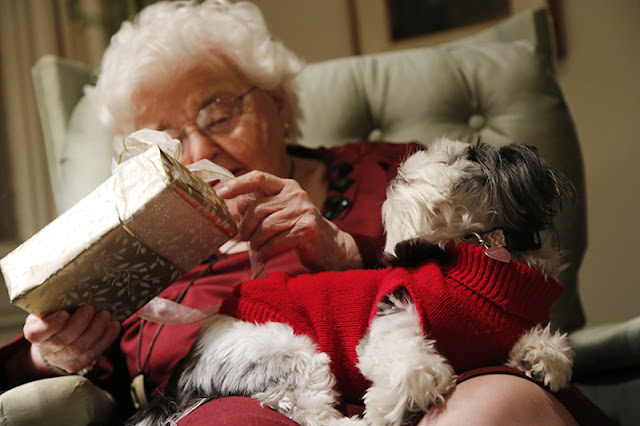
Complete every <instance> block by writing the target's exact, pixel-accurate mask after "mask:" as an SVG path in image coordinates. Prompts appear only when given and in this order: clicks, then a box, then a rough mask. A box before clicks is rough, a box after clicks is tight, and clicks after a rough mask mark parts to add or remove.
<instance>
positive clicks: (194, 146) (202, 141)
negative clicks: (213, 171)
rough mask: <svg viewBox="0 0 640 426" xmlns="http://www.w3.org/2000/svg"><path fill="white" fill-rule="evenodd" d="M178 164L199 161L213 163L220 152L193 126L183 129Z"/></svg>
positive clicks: (215, 145)
mask: <svg viewBox="0 0 640 426" xmlns="http://www.w3.org/2000/svg"><path fill="white" fill-rule="evenodd" d="M181 142H182V156H181V157H180V163H182V164H184V165H187V164H191V163H195V162H196V161H199V160H211V161H213V160H214V158H215V156H216V155H218V154H219V153H220V151H221V149H220V146H219V145H218V144H217V143H215V142H214V141H213V140H212V139H211V138H210V137H208V136H207V135H204V134H203V133H202V132H200V131H199V130H198V129H197V128H196V127H195V126H193V127H191V126H189V127H188V128H185V129H184V136H183V137H182V140H181Z"/></svg>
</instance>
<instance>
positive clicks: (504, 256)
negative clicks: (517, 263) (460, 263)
mask: <svg viewBox="0 0 640 426" xmlns="http://www.w3.org/2000/svg"><path fill="white" fill-rule="evenodd" d="M484 254H486V255H487V256H489V257H490V258H492V259H494V260H497V261H499V262H504V263H509V262H510V261H511V255H510V254H509V252H508V251H507V249H505V248H504V247H487V249H486V250H485V251H484Z"/></svg>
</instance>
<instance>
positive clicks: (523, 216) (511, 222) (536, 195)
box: [469, 143, 575, 232]
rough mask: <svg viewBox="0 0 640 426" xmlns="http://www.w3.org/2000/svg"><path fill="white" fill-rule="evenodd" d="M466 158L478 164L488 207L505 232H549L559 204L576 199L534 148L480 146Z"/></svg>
mask: <svg viewBox="0 0 640 426" xmlns="http://www.w3.org/2000/svg"><path fill="white" fill-rule="evenodd" d="M469 157H470V159H471V160H473V161H477V162H478V163H480V164H481V166H482V168H483V170H484V172H485V174H486V185H487V187H486V189H487V190H488V192H489V197H490V198H491V202H490V204H491V205H492V206H494V207H495V209H496V212H497V216H498V220H499V221H501V222H502V223H501V224H500V226H502V227H504V228H506V229H512V230H515V231H520V232H534V231H540V230H543V229H547V228H550V227H551V226H552V219H553V217H554V216H555V215H557V214H558V212H559V211H560V209H561V207H562V202H563V201H564V200H567V199H571V198H574V197H575V189H574V187H573V185H572V184H571V182H570V181H569V180H568V179H567V178H566V177H565V176H564V175H563V174H562V173H560V172H559V171H558V170H556V169H555V168H553V167H551V166H550V165H549V164H547V163H546V162H545V161H544V160H543V159H542V158H541V157H540V156H539V155H538V153H537V150H536V149H535V148H534V147H531V146H527V145H522V144H517V143H513V144H509V145H504V146H502V147H500V148H499V149H496V148H492V147H489V146H487V145H485V144H482V143H480V144H478V145H476V146H471V147H470V149H469Z"/></svg>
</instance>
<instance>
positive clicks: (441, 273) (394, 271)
mask: <svg viewBox="0 0 640 426" xmlns="http://www.w3.org/2000/svg"><path fill="white" fill-rule="evenodd" d="M399 287H405V288H406V289H407V290H408V292H409V294H410V295H411V297H412V299H413V301H414V303H415V304H416V307H417V310H418V313H419V314H420V317H421V325H422V328H423V330H424V331H425V335H426V336H428V337H429V338H431V339H435V340H436V347H437V349H438V351H439V352H440V353H441V354H442V355H443V356H445V357H446V358H447V360H448V361H449V363H450V364H451V365H452V366H453V368H454V369H455V371H456V373H458V374H460V373H462V372H464V371H467V370H470V369H474V368H478V367H483V366H493V365H499V364H502V363H504V362H505V361H506V357H507V355H508V352H509V350H510V349H511V347H512V346H513V344H514V343H515V342H516V341H517V339H518V338H519V337H520V336H521V335H522V333H523V332H525V331H527V330H529V329H531V328H532V327H533V326H534V325H536V324H546V323H548V322H549V312H550V309H551V304H552V303H553V301H554V300H556V299H557V298H558V297H559V296H560V294H561V293H562V285H561V284H560V283H558V282H557V281H554V280H551V279H545V277H544V276H543V275H542V274H540V273H539V272H538V271H536V270H534V269H532V268H529V267H528V266H527V265H524V264H522V263H518V262H515V261H511V262H509V263H502V262H499V261H496V260H493V259H491V258H489V257H487V256H486V255H485V254H484V248H483V247H480V246H475V245H472V244H457V245H449V246H448V247H447V250H446V255H445V257H444V258H442V259H440V260H432V261H429V262H427V263H426V264H424V265H422V266H420V267H417V268H399V267H395V268H391V267H389V268H386V269H378V270H354V271H344V272H322V273H318V274H305V275H299V276H295V277H290V276H288V275H287V274H284V273H274V274H272V275H270V276H269V277H267V278H265V279H261V280H253V281H248V282H246V283H243V284H242V285H240V286H238V287H237V288H236V289H235V291H234V292H233V294H232V295H231V296H230V297H229V298H228V299H227V300H225V302H224V303H223V305H222V307H221V310H220V313H223V314H228V315H232V316H235V317H237V318H240V319H242V320H245V321H251V322H255V323H265V322H268V321H277V322H281V323H285V324H289V325H290V326H291V327H292V328H293V329H294V331H295V333H296V334H305V335H307V336H309V337H311V338H312V339H313V340H314V342H315V343H316V344H317V345H318V348H319V350H321V351H323V352H325V353H327V354H328V355H329V357H330V359H331V370H332V372H333V373H334V374H335V376H336V379H337V381H338V390H339V391H340V392H341V394H342V396H343V398H344V401H345V402H348V403H358V402H361V399H362V396H363V395H364V391H365V390H366V388H367V387H368V386H369V383H368V382H367V380H366V379H365V378H364V376H362V374H361V373H360V371H359V370H358V368H357V367H356V364H357V355H356V350H355V348H356V345H357V344H358V342H359V341H360V340H361V339H362V337H363V336H364V334H365V333H366V331H367V329H368V327H369V324H370V322H371V320H372V319H373V317H374V316H375V314H376V304H377V302H379V301H381V300H382V299H383V298H384V296H385V295H387V294H389V293H391V292H393V291H394V290H396V289H397V288H399Z"/></svg>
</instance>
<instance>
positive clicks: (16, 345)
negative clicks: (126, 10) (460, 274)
mask: <svg viewBox="0 0 640 426" xmlns="http://www.w3.org/2000/svg"><path fill="white" fill-rule="evenodd" d="M301 68H302V64H301V61H300V60H299V59H298V58H297V57H296V56H295V55H294V54H293V53H292V52H291V51H289V50H287V49H286V48H285V47H284V46H283V45H282V44H281V43H279V42H277V41H274V40H273V39H272V38H271V36H270V34H269V32H268V30H267V27H266V25H265V23H264V20H263V17H262V15H261V13H260V12H259V10H258V9H257V8H256V7H255V6H254V5H252V4H250V3H228V2H226V1H223V0H208V1H205V2H204V3H202V4H199V5H198V4H196V3H182V2H161V3H156V4H154V5H152V6H149V7H148V8H146V9H145V10H143V11H142V13H140V15H139V16H138V17H137V18H136V20H135V22H133V23H131V22H127V23H125V24H124V25H123V26H122V28H121V29H120V31H119V32H118V33H117V34H116V35H115V36H114V37H113V39H112V41H111V44H110V46H109V48H108V49H107V51H106V52H105V55H104V58H103V62H102V68H101V73H100V76H99V80H98V85H97V90H98V93H99V96H100V99H101V109H100V116H101V119H102V120H103V121H104V123H105V124H106V125H107V126H108V127H109V128H110V129H111V130H112V131H113V132H114V134H118V135H127V134H129V133H131V132H133V131H135V130H137V129H141V128H151V129H157V130H164V131H165V132H167V133H169V134H170V135H172V136H173V137H174V138H177V139H179V140H180V141H181V142H182V147H183V149H182V157H181V158H180V161H181V162H182V163H184V164H189V163H192V162H195V161H197V160H200V159H208V160H211V161H213V162H215V163H217V164H219V165H221V166H223V167H226V168H227V169H229V170H230V171H231V172H232V173H233V174H234V175H235V176H236V178H235V179H233V180H231V181H229V182H227V183H225V184H224V185H222V186H218V187H217V188H216V189H217V191H218V193H219V194H220V195H221V196H222V197H223V198H225V199H227V200H228V201H229V203H228V204H229V207H230V209H231V211H232V213H233V214H234V217H235V218H236V219H237V222H238V227H239V234H238V237H237V238H236V239H235V240H233V241H232V242H230V243H228V244H226V245H225V246H223V247H222V248H221V250H220V253H218V254H217V255H216V256H213V257H212V258H211V259H209V260H208V261H207V262H206V263H204V264H202V265H200V266H199V267H197V268H195V269H194V270H193V271H191V272H189V273H188V274H186V275H185V276H183V277H182V278H181V279H180V280H179V281H178V282H176V283H175V284H173V285H172V286H170V287H169V288H168V289H166V290H165V291H164V292H163V293H162V294H161V296H162V297H164V298H168V299H172V300H176V301H178V302H180V303H182V304H184V305H186V306H190V307H195V308H204V307H207V306H211V305H215V304H217V303H219V302H220V301H221V300H222V298H224V297H225V296H226V295H228V294H229V293H230V292H231V290H232V288H233V287H234V285H235V284H237V283H240V282H242V281H244V280H247V279H249V278H250V276H251V262H250V259H249V253H250V252H251V253H255V254H256V256H257V257H258V258H259V259H261V260H262V261H263V262H266V263H267V265H268V268H269V270H270V271H276V270H278V271H285V272H287V273H290V274H297V273H303V272H309V271H320V270H345V269H351V268H363V267H365V268H368V267H374V266H375V265H376V260H377V258H378V255H379V253H380V252H381V249H382V243H383V231H382V227H381V220H380V211H379V210H380V205H381V203H382V201H383V200H384V196H385V187H386V184H387V182H388V181H389V180H390V179H392V178H393V176H394V175H395V169H396V166H397V164H398V163H399V162H400V161H401V160H402V159H403V158H404V157H405V156H406V155H407V154H408V153H410V152H411V151H412V150H415V149H417V147H418V146H417V145H416V144H387V143H367V142H361V143H353V144H348V145H345V146H343V147H340V148H335V149H330V150H326V149H318V150H308V149H303V148H301V147H296V146H295V145H294V143H295V140H296V136H298V133H299V132H298V127H297V125H296V123H297V121H296V120H297V118H298V115H299V112H298V108H297V102H296V94H295V90H294V85H293V77H294V76H295V75H296V74H297V73H298V72H299V71H300V70H301ZM345 178H348V179H345ZM197 332H198V326H197V325H195V324H187V325H173V326H161V325H158V324H153V323H148V322H145V321H144V320H141V319H140V318H138V317H136V316H133V317H131V318H129V319H127V320H126V321H124V322H123V324H122V325H121V326H120V325H119V324H118V323H116V322H113V321H111V318H110V317H109V315H108V314H107V313H106V312H100V313H96V312H94V311H93V309H92V308H91V307H88V306H87V307H83V308H81V309H79V310H77V311H76V312H74V313H67V312H57V313H55V314H52V315H49V316H47V317H45V318H38V317H35V316H29V317H28V318H27V321H26V324H25V326H24V337H23V338H17V339H16V340H14V341H13V342H11V343H10V344H9V345H8V346H6V347H5V348H3V349H2V350H1V351H0V359H2V360H3V361H5V362H4V363H3V365H4V375H3V377H2V381H3V383H2V385H4V387H5V388H7V387H10V386H15V385H18V384H20V383H24V382H26V381H30V380H34V379H37V378H42V377H50V376H54V375H59V374H64V373H65V372H77V371H79V370H82V369H88V370H91V371H89V372H88V377H89V378H91V379H92V380H93V381H94V382H95V383H97V384H99V385H100V386H103V387H105V388H107V389H109V390H110V391H111V392H112V393H113V394H114V395H115V396H116V398H118V399H119V403H120V404H121V405H120V407H127V404H128V399H129V398H128V394H129V383H130V382H131V380H132V378H134V377H136V376H138V377H137V380H135V383H136V384H134V386H133V388H134V390H135V391H134V393H135V395H136V398H137V399H138V400H143V399H145V398H151V397H152V396H153V395H155V393H156V392H157V390H159V389H162V387H163V386H164V385H165V384H166V381H167V379H168V376H169V374H170V372H171V370H172V369H173V368H174V367H175V365H176V363H177V362H178V361H179V360H180V359H181V358H182V357H183V356H184V355H185V354H186V353H187V351H188V350H189V348H190V346H191V344H192V343H193V341H194V340H195V337H196V334H197ZM474 375H476V374H471V376H474ZM476 376H477V377H471V378H469V379H468V380H465V381H463V382H461V383H460V384H459V385H458V387H457V388H456V390H455V391H453V392H452V393H451V394H450V395H449V396H448V398H447V401H446V403H445V404H443V405H442V406H440V407H439V408H437V409H435V410H433V411H432V412H430V413H429V415H428V417H425V418H423V419H422V420H421V422H422V423H423V424H426V423H427V422H428V423H429V424H432V423H433V424H437V423H440V422H442V423H449V424H507V423H511V422H521V423H526V424H545V425H553V424H558V425H560V424H575V422H574V419H573V418H572V416H571V414H570V413H569V412H568V411H567V410H566V409H565V408H564V407H563V405H562V404H560V403H559V401H558V400H557V399H556V398H554V396H552V395H551V394H549V393H547V392H546V391H545V390H544V389H542V388H541V387H539V386H537V385H535V384H533V383H532V382H530V381H528V380H525V379H523V378H521V377H517V376H515V375H510V374H507V375H505V374H500V375H498V374H493V375H482V374H477V375H476ZM142 383H144V386H143V385H142ZM122 413H123V415H125V416H128V415H131V414H132V413H133V410H132V409H130V410H129V411H126V409H122ZM207 417H208V418H209V422H211V421H212V420H211V419H216V418H222V417H224V418H225V421H226V422H227V423H225V424H248V423H247V422H248V420H247V419H248V418H250V417H252V418H253V419H254V422H255V421H256V420H255V419H261V420H257V423H256V424H291V422H290V421H289V420H288V419H286V418H284V417H282V416H280V415H279V414H277V413H275V412H272V411H270V410H268V409H267V408H264V407H261V406H260V405H259V404H257V403H256V402H255V401H253V400H249V399H248V398H223V399H219V400H216V401H212V402H210V403H208V404H204V405H203V406H201V407H200V408H199V409H198V410H196V411H194V412H193V413H191V414H190V415H189V416H187V418H186V420H188V419H190V418H191V419H192V420H193V421H194V422H197V421H198V419H204V418H207ZM213 421H214V422H215V420H213ZM234 422H235V423H234Z"/></svg>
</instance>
